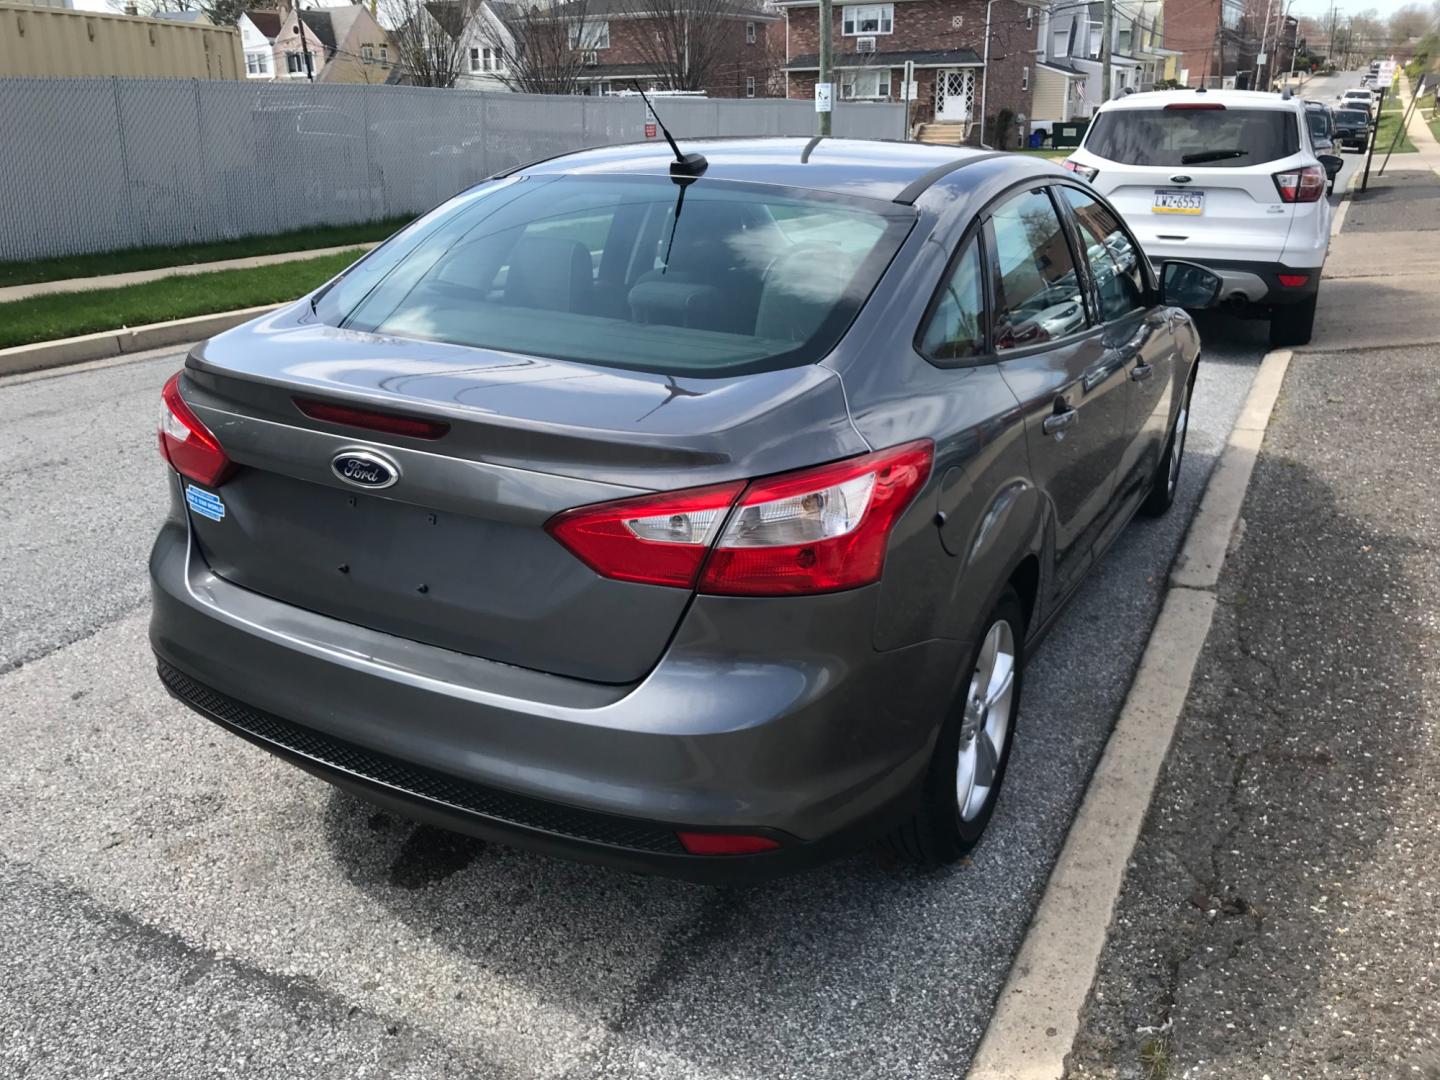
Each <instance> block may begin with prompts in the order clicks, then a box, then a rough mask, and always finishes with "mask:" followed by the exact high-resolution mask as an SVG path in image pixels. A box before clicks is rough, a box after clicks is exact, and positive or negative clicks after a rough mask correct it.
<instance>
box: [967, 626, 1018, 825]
mask: <svg viewBox="0 0 1440 1080" xmlns="http://www.w3.org/2000/svg"><path fill="white" fill-rule="evenodd" d="M1014 702H1015V632H1014V631H1013V630H1012V629H1011V627H1010V623H1009V622H1007V621H1006V620H1004V619H1001V620H999V621H997V622H995V623H993V624H992V625H991V627H990V629H989V630H988V631H987V632H986V634H985V641H984V644H983V645H982V646H981V647H980V655H979V657H977V658H976V661H975V669H974V670H973V671H972V672H971V674H970V686H969V688H968V689H967V690H966V692H965V717H964V720H963V721H962V722H961V726H960V753H959V758H958V761H957V764H956V769H955V800H956V807H957V808H958V810H959V812H960V818H961V820H963V821H974V820H975V819H976V818H977V817H978V816H979V815H980V813H981V811H982V810H984V809H985V804H986V803H987V802H989V800H990V795H991V792H992V791H993V789H994V787H995V784H996V780H997V779H998V774H999V770H1000V762H1001V761H1002V760H1003V758H1004V752H1005V742H1006V740H1007V739H1008V738H1009V737H1010V719H1011V715H1010V714H1011V710H1012V708H1013V707H1014Z"/></svg>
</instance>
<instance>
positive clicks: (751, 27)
mask: <svg viewBox="0 0 1440 1080" xmlns="http://www.w3.org/2000/svg"><path fill="white" fill-rule="evenodd" d="M755 37H756V34H755V24H754V23H753V22H747V23H746V24H745V44H746V45H754V44H755Z"/></svg>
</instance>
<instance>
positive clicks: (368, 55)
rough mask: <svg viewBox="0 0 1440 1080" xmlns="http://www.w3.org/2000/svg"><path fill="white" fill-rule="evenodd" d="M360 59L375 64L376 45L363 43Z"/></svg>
mask: <svg viewBox="0 0 1440 1080" xmlns="http://www.w3.org/2000/svg"><path fill="white" fill-rule="evenodd" d="M360 59H361V60H363V61H364V62H365V63H367V64H373V63H374V62H375V46H374V45H361V46H360Z"/></svg>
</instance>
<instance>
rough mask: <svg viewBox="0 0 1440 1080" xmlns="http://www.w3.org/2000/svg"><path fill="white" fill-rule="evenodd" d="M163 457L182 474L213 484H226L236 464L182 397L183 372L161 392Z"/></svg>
mask: <svg viewBox="0 0 1440 1080" xmlns="http://www.w3.org/2000/svg"><path fill="white" fill-rule="evenodd" d="M160 400H161V402H162V403H163V406H162V408H161V410H160V456H161V457H163V458H164V459H165V460H166V461H168V462H169V463H170V465H171V467H173V468H174V469H175V471H176V472H178V473H179V474H180V475H181V476H188V477H189V478H190V479H191V480H195V481H197V482H199V483H201V484H205V485H207V486H209V487H217V486H219V485H220V484H223V483H224V482H225V480H226V478H227V477H229V475H230V472H231V470H232V469H233V467H234V466H233V463H232V462H231V461H230V458H229V457H228V456H227V455H226V453H225V451H224V449H223V448H222V447H221V446H220V440H219V439H217V438H215V436H214V434H212V433H211V431H210V429H209V428H207V427H206V426H205V425H204V424H202V423H201V422H200V418H199V417H197V416H196V415H195V414H194V413H193V412H191V411H190V406H189V405H186V404H185V401H184V399H183V398H181V397H180V373H179V372H178V371H177V372H176V373H175V374H174V375H171V376H170V380H169V381H168V382H167V383H166V384H165V389H163V390H162V391H160Z"/></svg>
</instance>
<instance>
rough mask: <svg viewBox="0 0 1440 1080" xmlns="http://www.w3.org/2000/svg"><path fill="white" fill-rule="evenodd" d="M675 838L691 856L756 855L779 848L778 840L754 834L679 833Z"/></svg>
mask: <svg viewBox="0 0 1440 1080" xmlns="http://www.w3.org/2000/svg"><path fill="white" fill-rule="evenodd" d="M675 836H676V837H677V838H678V839H679V841H680V844H681V846H682V847H684V849H685V850H686V851H687V852H689V853H690V854H691V855H758V854H760V852H762V851H774V850H775V849H776V848H778V847H779V846H780V842H779V841H778V840H772V839H770V837H768V836H756V835H755V834H754V833H706V832H679V833H676V834H675Z"/></svg>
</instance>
